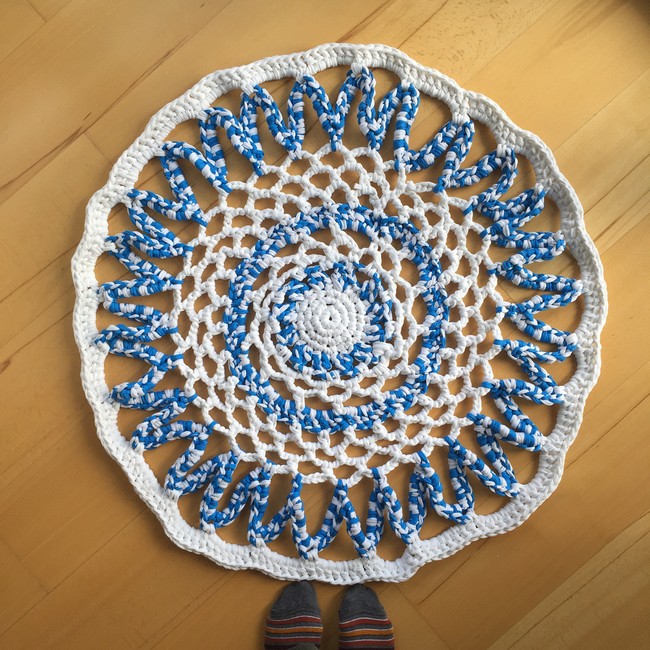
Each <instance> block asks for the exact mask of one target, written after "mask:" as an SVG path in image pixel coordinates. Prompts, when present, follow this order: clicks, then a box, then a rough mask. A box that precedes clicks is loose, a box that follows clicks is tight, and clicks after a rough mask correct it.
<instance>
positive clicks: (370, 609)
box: [339, 585, 395, 650]
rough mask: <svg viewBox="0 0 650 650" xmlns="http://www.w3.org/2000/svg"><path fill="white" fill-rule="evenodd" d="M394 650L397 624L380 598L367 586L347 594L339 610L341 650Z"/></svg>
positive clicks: (352, 589)
mask: <svg viewBox="0 0 650 650" xmlns="http://www.w3.org/2000/svg"><path fill="white" fill-rule="evenodd" d="M380 648H381V649H382V650H393V649H394V648H395V638H394V636H393V624H392V623H391V622H390V619H389V618H388V617H387V616H386V611H385V610H384V608H383V607H382V604H381V603H380V602H379V598H377V594H376V593H375V592H374V591H373V590H372V589H370V587H366V586H365V585H354V586H353V587H350V589H348V591H347V592H346V594H345V596H344V598H343V602H342V603H341V608H340V609H339V650H379V649H380Z"/></svg>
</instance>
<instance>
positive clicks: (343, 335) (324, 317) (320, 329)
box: [296, 285, 366, 354]
mask: <svg viewBox="0 0 650 650" xmlns="http://www.w3.org/2000/svg"><path fill="white" fill-rule="evenodd" d="M365 312H366V310H365V307H364V304H363V301H362V300H361V298H360V297H359V296H358V295H356V294H355V293H354V291H353V290H352V289H351V288H348V289H346V290H344V291H340V290H338V289H336V288H335V287H334V286H332V285H330V286H328V287H326V288H323V289H314V290H312V291H310V292H309V293H307V294H306V295H305V297H304V299H303V300H301V301H300V303H299V304H298V305H297V307H296V329H297V331H298V334H299V336H300V338H301V339H302V340H303V342H304V343H306V344H308V345H310V346H311V347H312V348H313V349H315V350H318V351H319V352H325V353H327V354H345V353H347V352H350V351H351V350H352V348H353V347H354V345H355V344H356V343H359V342H360V341H362V340H363V336H364V331H365V328H366V313H365Z"/></svg>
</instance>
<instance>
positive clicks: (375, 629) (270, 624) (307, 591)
mask: <svg viewBox="0 0 650 650" xmlns="http://www.w3.org/2000/svg"><path fill="white" fill-rule="evenodd" d="M322 634H323V621H322V619H321V615H320V607H319V606H318V600H317V599H316V592H315V591H314V587H313V586H312V585H311V583H309V582H304V581H303V582H293V583H291V584H290V585H287V586H286V587H285V588H284V589H283V590H282V592H281V593H280V596H279V597H278V599H277V600H276V601H275V603H274V604H273V607H272V608H271V614H270V616H269V617H268V619H267V620H266V631H265V637H264V648H265V650H288V649H289V648H292V649H294V650H307V649H308V648H319V647H320V642H321V636H322ZM393 648H395V640H394V636H393V625H392V623H391V622H390V619H389V618H388V617H387V616H386V611H385V610H384V608H383V606H382V604H381V603H380V602H379V598H378V597H377V594H376V593H375V592H374V591H373V590H372V589H370V587H366V586H365V585H354V586H352V587H350V588H349V589H348V590H347V591H346V592H345V596H344V597H343V602H342V603H341V607H340V608H339V649H340V650H378V649H382V650H391V649H393Z"/></svg>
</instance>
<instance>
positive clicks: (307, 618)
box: [264, 582, 323, 650]
mask: <svg viewBox="0 0 650 650" xmlns="http://www.w3.org/2000/svg"><path fill="white" fill-rule="evenodd" d="M322 634H323V621H322V620H321V617H320V607H319V606H318V601H317V600H316V592H315V591H314V588H313V587H312V585H311V584H310V583H309V582H292V583H291V584H289V585H287V586H286V587H285V588H284V589H283V590H282V592H281V593H280V595H279V596H278V598H277V600H276V601H275V603H273V606H272V607H271V614H270V616H269V617H268V618H267V619H266V631H265V635H264V649H265V650H276V649H279V648H292V647H294V646H297V645H299V644H301V643H313V644H314V645H315V646H317V647H320V641H321V636H322Z"/></svg>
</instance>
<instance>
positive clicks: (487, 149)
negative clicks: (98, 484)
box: [73, 44, 606, 583]
mask: <svg viewBox="0 0 650 650" xmlns="http://www.w3.org/2000/svg"><path fill="white" fill-rule="evenodd" d="M73 276H74V281H75V286H76V291H77V302H76V306H75V313H74V329H75V335H76V340H77V343H78V345H79V349H80V352H81V358H82V373H81V375H82V381H83V385H84V389H85V391H86V395H87V397H88V401H89V402H90V404H91V406H92V408H93V410H94V413H95V418H96V424H97V430H98V434H99V437H100V439H101V441H102V443H103V445H104V446H105V448H106V449H107V451H108V452H109V453H110V454H111V456H113V458H115V459H116V460H117V461H118V462H119V464H120V465H121V466H122V468H123V469H124V471H125V472H126V474H127V475H128V477H129V479H130V480H131V482H132V484H133V485H134V487H135V489H136V491H137V492H138V494H139V495H140V496H141V498H142V499H143V500H144V501H145V502H146V503H147V505H148V506H149V507H150V508H151V510H152V511H153V512H154V513H155V514H156V515H157V517H158V518H159V519H160V521H161V522H162V524H163V526H164V529H165V531H166V533H167V534H168V535H169V537H170V538H171V539H172V540H173V541H174V542H175V543H176V544H178V545H179V546H181V547H183V548H185V549H187V550H190V551H194V552H196V553H201V554H203V555H205V556H207V557H209V558H210V559H212V560H214V561H215V562H217V563H218V564H220V565H223V566H225V567H230V568H236V569H239V568H254V569H258V570H261V571H264V572H265V573H268V574H270V575H273V576H276V577H278V578H283V579H293V580H295V579H315V580H322V581H326V582H331V583H355V582H361V581H365V580H388V581H401V580H406V579H407V578H409V577H410V576H411V575H413V573H414V572H415V571H416V570H417V569H418V568H419V567H420V566H422V565H423V564H424V563H426V562H429V561H431V560H436V559H441V558H444V557H447V556H449V555H450V554H452V553H454V552H456V551H457V550H459V549H460V548H462V547H464V546H465V545H467V544H469V543H470V542H472V541H473V540H476V539H478V538H481V537H486V536H490V535H496V534H499V533H502V532H505V531H507V530H510V529H512V528H514V527H516V526H518V525H519V524H521V523H522V522H523V521H524V520H525V519H526V518H527V517H528V516H529V515H530V514H531V513H532V512H533V511H534V510H535V509H536V508H537V507H538V506H539V505H540V504H541V503H542V502H543V501H544V500H545V499H546V498H547V497H548V496H549V495H550V494H551V492H552V491H553V490H554V489H555V487H556V486H557V484H558V482H559V480H560V477H561V474H562V470H563V463H564V456H565V453H566V450H567V448H568V447H569V445H570V444H571V442H572V441H573V439H574V438H575V436H576V434H577V431H578V428H579V426H580V421H581V418H582V412H583V408H584V403H585V400H586V397H587V394H588V392H589V390H590V389H591V387H592V386H593V384H594V382H595V380H596V377H597V375H598V371H599V364H600V359H599V334H600V331H601V328H602V325H603V322H604V318H605V313H606V297H605V287H604V282H603V276H602V269H601V266H600V261H599V259H598V255H597V253H596V250H595V248H594V245H593V243H592V242H591V240H590V239H589V237H588V235H587V233H586V231H585V227H584V220H583V212H582V208H581V206H580V203H579V201H578V199H577V197H576V195H575V192H574V191H573V189H572V188H571V186H570V185H569V183H568V182H567V180H566V179H565V178H564V177H563V176H562V174H561V173H560V171H559V170H558V167H557V165H556V163H555V160H554V159H553V156H552V154H551V152H550V150H549V149H548V147H547V146H545V145H544V144H543V143H542V142H541V141H540V140H539V139H538V138H537V137H536V136H534V135H533V134H531V133H529V132H527V131H524V130H522V129H519V128H518V127H516V126H515V125H514V124H513V123H512V122H511V121H510V120H509V119H508V118H507V117H506V116H505V114H504V113H503V111H502V110H501V109H500V108H499V107H498V106H497V105H496V104H495V103H494V102H492V101H491V100H489V99H487V98H485V97H483V96H481V95H478V94H476V93H473V92H469V91H465V90H462V89H461V88H460V87H459V86H458V85H457V84H456V83H455V82H453V81H452V80H451V79H449V78H448V77H446V76H444V75H442V74H441V73H439V72H437V71H435V70H432V69H429V68H425V67H423V66H421V65H419V64H417V63H415V62H414V61H412V60H411V59H410V58H408V57H407V56H406V55H405V54H403V53H402V52H400V51H398V50H394V49H392V48H388V47H385V46H381V45H346V44H343V45H339V44H331V45H323V46H320V47H317V48H315V49H313V50H310V51H308V52H303V53H299V54H293V55H289V56H276V57H271V58H267V59H264V60H262V61H258V62H256V63H252V64H250V65H245V66H242V67H237V68H232V69H229V70H222V71H218V72H215V73H213V74H211V75H208V76H207V77H205V78H204V79H202V80H201V81H200V82H199V83H198V84H196V85H195V86H194V87H193V88H191V89H190V90H188V91H187V92H186V93H185V94H184V95H182V96H181V97H179V98H178V99H176V100H175V101H173V102H171V103H170V104H168V105H167V106H165V107H164V108H163V109H162V110H161V111H160V112H158V113H157V114H156V115H155V116H154V117H153V118H152V119H151V121H150V122H149V124H148V125H147V127H146V128H145V130H144V132H143V133H142V135H141V136H140V137H139V138H138V139H137V140H136V141H135V142H134V144H133V145H132V146H131V147H130V148H129V149H128V150H127V151H125V152H124V153H123V154H122V156H120V158H119V159H118V161H117V163H116V164H115V166H114V167H113V169H112V171H111V173H110V177H109V180H108V182H107V184H106V185H105V186H104V187H103V188H102V189H100V190H99V191H98V192H97V193H96V194H95V195H94V196H93V197H92V199H91V201H90V203H89V204H88V207H87V213H86V225H85V231H84V235H83V239H82V241H81V243H80V245H79V248H78V250H77V252H76V254H75V256H74V260H73Z"/></svg>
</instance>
